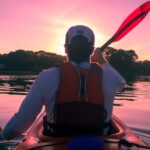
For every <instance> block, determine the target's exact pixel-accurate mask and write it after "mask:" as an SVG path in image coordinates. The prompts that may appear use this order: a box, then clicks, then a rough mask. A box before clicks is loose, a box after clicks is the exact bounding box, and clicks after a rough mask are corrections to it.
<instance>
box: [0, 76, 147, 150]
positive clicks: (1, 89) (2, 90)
mask: <svg viewBox="0 0 150 150" xmlns="http://www.w3.org/2000/svg"><path fill="white" fill-rule="evenodd" d="M35 77H36V76H35V75H0V114H1V115H0V126H2V127H4V125H5V124H6V123H7V121H8V120H9V119H10V118H11V116H12V115H13V114H14V113H15V112H16V111H18V108H19V106H20V104H21V102H22V100H23V99H24V97H25V95H26V94H27V92H28V90H29V88H30V86H31V84H32V83H33V81H34V79H35ZM149 91H150V76H145V77H144V76H141V77H136V78H133V79H132V80H129V82H128V84H127V86H126V87H125V88H124V89H123V91H121V92H118V93H117V94H116V98H115V103H114V111H113V113H114V114H115V115H116V116H118V117H119V118H120V119H121V120H122V121H123V122H124V123H125V124H126V125H127V126H129V127H131V128H132V129H133V130H134V131H135V132H137V133H138V134H139V135H140V136H141V137H142V138H143V139H144V140H145V141H146V142H147V143H148V144H150V119H149V117H150V94H149ZM22 138H23V136H20V137H19V138H16V139H14V140H13V141H12V143H7V144H6V145H7V146H6V147H7V148H8V147H9V149H14V147H15V146H16V143H18V142H20V141H21V139H22ZM7 148H6V149H7ZM0 149H1V147H0Z"/></svg>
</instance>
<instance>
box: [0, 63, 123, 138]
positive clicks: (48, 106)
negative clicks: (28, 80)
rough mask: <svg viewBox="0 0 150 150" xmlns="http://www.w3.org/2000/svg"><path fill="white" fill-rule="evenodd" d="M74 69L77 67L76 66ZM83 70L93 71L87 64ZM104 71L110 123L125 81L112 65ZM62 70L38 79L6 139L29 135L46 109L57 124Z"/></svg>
mask: <svg viewBox="0 0 150 150" xmlns="http://www.w3.org/2000/svg"><path fill="white" fill-rule="evenodd" d="M72 64H73V65H77V64H76V63H74V62H72ZM79 66H80V67H81V68H89V67H91V65H90V64H89V63H87V62H82V63H80V64H79ZM102 69H103V90H104V98H105V102H104V106H105V109H106V110H107V113H108V114H107V119H106V121H108V120H110V119H111V115H112V109H113V101H114V97H115V93H116V92H117V91H119V90H121V89H122V88H123V86H124V85H125V83H126V82H125V79H124V78H123V77H122V76H121V75H120V74H119V73H118V72H117V71H116V70H115V69H114V68H113V67H112V66H111V65H110V64H109V63H105V64H103V65H102ZM59 78H60V69H59V67H55V68H51V69H47V70H44V71H42V72H41V73H40V74H39V75H38V76H37V78H36V80H35V82H34V83H33V85H32V88H31V90H30V91H29V93H28V95H27V96H26V98H25V99H24V101H23V102H22V104H21V106H20V108H19V111H18V112H17V113H16V114H14V116H13V117H12V118H11V119H10V121H9V122H8V123H7V125H6V126H5V128H4V130H3V131H2V132H1V134H0V137H1V138H2V139H7V140H9V139H12V138H15V137H16V136H18V135H19V134H21V133H23V132H25V131H26V130H27V129H28V128H29V127H30V126H31V124H32V123H33V122H34V120H35V119H36V117H37V115H38V114H39V113H40V111H41V110H42V107H43V106H45V110H46V113H47V117H48V121H52V120H53V112H54V105H55V96H56V91H57V89H58V86H59Z"/></svg>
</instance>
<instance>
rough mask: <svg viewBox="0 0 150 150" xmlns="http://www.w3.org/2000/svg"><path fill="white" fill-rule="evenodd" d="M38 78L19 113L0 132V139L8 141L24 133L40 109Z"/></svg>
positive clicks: (41, 101)
mask: <svg viewBox="0 0 150 150" xmlns="http://www.w3.org/2000/svg"><path fill="white" fill-rule="evenodd" d="M40 76H41V74H40V75H39V76H38V77H37V79H36V80H35V82H34V84H33V85H32V88H31V90H30V91H29V93H28V95H27V96H26V98H25V99H24V101H23V102H22V104H21V106H20V108H19V111H18V112H17V113H15V114H14V116H13V117H12V118H11V119H10V120H9V122H8V123H7V124H6V126H5V127H4V129H3V130H2V131H1V139H4V140H10V139H12V138H15V137H17V136H18V135H20V134H21V133H23V132H25V131H26V130H27V129H28V128H29V127H30V126H31V124H32V123H33V121H34V120H35V119H36V117H37V115H38V114H39V112H40V111H41V109H42V106H43V99H42V90H41V88H40Z"/></svg>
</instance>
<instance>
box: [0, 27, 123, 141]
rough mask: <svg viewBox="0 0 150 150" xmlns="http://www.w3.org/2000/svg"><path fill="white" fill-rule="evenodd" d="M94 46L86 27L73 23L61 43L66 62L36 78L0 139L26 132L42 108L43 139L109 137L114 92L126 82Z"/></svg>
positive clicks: (91, 35)
mask: <svg viewBox="0 0 150 150" xmlns="http://www.w3.org/2000/svg"><path fill="white" fill-rule="evenodd" d="M94 42H95V37H94V33H93V31H92V30H91V29H90V28H89V27H87V26H83V25H76V26H72V27H71V28H70V29H69V30H68V31H67V33H66V39H65V45H64V47H65V52H66V54H67V61H66V62H64V63H63V64H61V65H60V66H57V67H54V68H50V69H47V70H43V71H42V72H41V73H40V74H39V75H38V76H37V78H36V80H35V82H34V84H33V85H32V88H31V89H30V91H29V93H28V95H27V96H26V97H25V99H24V100H23V102H22V104H21V106H20V108H19V110H18V112H17V113H15V114H14V116H13V117H12V118H11V119H10V120H9V121H8V123H7V124H6V126H5V127H4V129H1V131H0V139H1V140H10V139H13V138H15V137H17V136H18V135H20V134H22V133H23V132H25V131H26V130H27V129H28V128H29V127H30V126H31V124H32V123H33V122H34V121H35V119H36V117H37V115H38V114H39V113H40V112H41V110H42V107H43V106H44V107H45V112H46V119H44V120H45V121H44V127H46V126H49V127H50V128H51V129H52V130H51V131H48V130H47V129H44V131H43V133H44V134H45V135H48V136H50V135H53V134H56V135H58V136H59V133H60V132H61V133H62V134H63V133H64V132H65V133H68V134H74V132H76V133H77V134H85V133H90V134H91V133H93V134H95V133H97V134H99V135H104V134H107V133H108V131H109V128H110V122H111V117H112V111H113V102H114V98H115V93H116V92H117V91H120V90H121V89H122V88H123V86H124V85H125V83H126V82H125V79H124V78H123V77H122V76H121V75H120V74H119V73H118V72H117V71H116V70H115V69H114V68H113V67H112V66H111V65H110V64H109V63H108V62H107V60H106V59H105V58H104V57H103V55H102V53H101V51H100V49H99V48H97V49H95V47H94ZM94 49H95V50H94ZM92 54H93V55H92ZM53 127H55V130H53ZM53 131H55V132H53Z"/></svg>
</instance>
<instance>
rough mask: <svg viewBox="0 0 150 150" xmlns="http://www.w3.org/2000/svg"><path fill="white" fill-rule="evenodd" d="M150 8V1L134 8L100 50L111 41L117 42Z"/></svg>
mask: <svg viewBox="0 0 150 150" xmlns="http://www.w3.org/2000/svg"><path fill="white" fill-rule="evenodd" d="M149 10H150V1H147V2H145V3H144V4H142V5H140V6H139V7H138V8H137V9H135V10H134V11H133V12H132V13H131V14H130V15H129V16H128V17H127V18H126V19H125V20H124V21H123V22H122V24H121V25H120V27H119V28H118V30H117V31H116V33H115V34H114V35H113V36H112V37H111V38H110V39H109V40H108V41H107V42H106V43H105V44H104V45H103V46H101V47H100V50H101V51H102V52H103V51H104V50H105V48H106V47H107V46H108V45H110V44H111V43H112V42H117V41H119V40H121V39H122V38H123V37H124V36H126V35H127V34H128V33H129V32H130V31H131V30H132V29H133V28H134V27H136V26H137V25H138V24H139V23H140V22H141V21H142V20H143V19H144V18H145V17H146V15H147V14H148V12H149Z"/></svg>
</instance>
